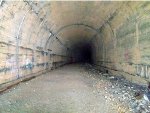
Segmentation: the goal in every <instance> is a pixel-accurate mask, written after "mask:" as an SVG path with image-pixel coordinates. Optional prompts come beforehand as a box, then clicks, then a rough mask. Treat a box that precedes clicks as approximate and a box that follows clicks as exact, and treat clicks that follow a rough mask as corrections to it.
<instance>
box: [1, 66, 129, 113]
mask: <svg viewBox="0 0 150 113" xmlns="http://www.w3.org/2000/svg"><path fill="white" fill-rule="evenodd" d="M99 75H100V73H98V72H96V71H95V69H94V68H92V66H91V65H89V64H71V65H66V66H63V67H60V68H58V69H56V70H53V71H51V72H49V73H47V74H43V75H42V76H39V77H37V78H35V79H32V80H30V81H27V82H23V83H20V84H19V85H17V86H15V87H14V88H12V89H10V90H9V91H7V92H5V93H3V94H1V95H0V113H128V112H130V113H131V111H129V107H128V105H127V104H125V103H122V102H120V101H119V99H117V98H115V97H114V95H113V94H111V92H109V91H108V90H107V89H108V87H110V86H112V85H111V82H110V81H108V80H106V79H104V78H102V77H100V76H99ZM115 90H116V89H115Z"/></svg>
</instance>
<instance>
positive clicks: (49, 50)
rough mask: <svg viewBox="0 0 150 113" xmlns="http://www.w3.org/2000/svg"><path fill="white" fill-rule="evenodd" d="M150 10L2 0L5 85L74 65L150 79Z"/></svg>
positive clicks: (144, 5)
mask: <svg viewBox="0 0 150 113" xmlns="http://www.w3.org/2000/svg"><path fill="white" fill-rule="evenodd" d="M149 9H150V3H149V2H132V1H127V2H119V1H118V2H114V1H86V2H83V1H72V2H69V1H52V2H51V1H30V0H23V1H20V2H17V1H6V0H1V2H0V59H1V63H0V84H2V83H6V82H8V81H12V80H16V79H18V78H21V77H25V76H27V75H32V74H33V73H38V72H41V71H42V72H43V71H48V70H51V69H55V68H57V67H60V66H63V65H66V64H69V63H72V62H74V63H75V62H88V63H91V64H94V65H95V66H98V67H99V69H100V70H106V69H107V70H109V71H111V72H112V73H116V72H122V73H127V74H129V76H130V78H132V77H133V76H132V75H135V76H136V77H138V78H139V79H146V80H149V79H150V66H149V64H150V60H149V59H150V54H149V53H150V49H149V48H150V44H149V42H150V38H149V33H150V29H149V28H150V20H149V17H150V15H149ZM114 70H115V72H114Z"/></svg>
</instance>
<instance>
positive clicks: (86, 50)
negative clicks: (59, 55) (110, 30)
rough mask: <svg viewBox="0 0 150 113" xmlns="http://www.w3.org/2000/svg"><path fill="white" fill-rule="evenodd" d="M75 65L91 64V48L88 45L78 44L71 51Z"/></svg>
mask: <svg viewBox="0 0 150 113" xmlns="http://www.w3.org/2000/svg"><path fill="white" fill-rule="evenodd" d="M72 55H73V56H74V58H75V59H76V63H92V47H91V45H90V44H89V43H88V44H87V43H79V44H77V45H75V46H74V47H73V49H72Z"/></svg>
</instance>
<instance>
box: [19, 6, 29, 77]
mask: <svg viewBox="0 0 150 113" xmlns="http://www.w3.org/2000/svg"><path fill="white" fill-rule="evenodd" d="M30 10H31V9H29V10H28V11H26V12H25V14H24V16H23V18H22V20H21V23H20V25H19V28H18V33H17V37H16V64H17V75H16V76H17V78H19V75H20V73H19V56H18V55H19V35H20V31H21V28H22V27H23V26H22V25H23V22H24V20H25V18H26V16H27V14H28V12H29V11H30Z"/></svg>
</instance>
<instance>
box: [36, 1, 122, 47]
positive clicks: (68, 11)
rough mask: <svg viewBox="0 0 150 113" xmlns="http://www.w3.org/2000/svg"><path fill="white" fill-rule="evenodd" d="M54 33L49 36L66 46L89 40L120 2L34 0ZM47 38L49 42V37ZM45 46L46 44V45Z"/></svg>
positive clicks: (97, 32)
mask: <svg viewBox="0 0 150 113" xmlns="http://www.w3.org/2000/svg"><path fill="white" fill-rule="evenodd" d="M34 3H35V2H34ZM36 3H37V6H38V5H39V6H38V7H40V8H41V7H42V8H41V9H40V10H44V12H45V14H43V15H44V16H45V18H46V20H47V24H48V25H49V27H50V30H51V31H52V33H53V34H54V36H53V37H50V38H52V39H53V38H55V37H57V38H59V40H60V41H61V42H62V43H63V44H64V45H65V46H66V47H68V48H70V47H71V46H73V45H76V44H77V43H78V44H80V43H82V41H83V42H89V41H90V39H92V38H93V37H94V36H95V35H97V34H99V29H100V28H101V26H102V25H103V24H104V23H105V21H107V19H108V18H109V16H110V15H111V14H113V13H114V12H115V10H116V9H117V8H119V7H120V5H121V4H122V3H121V2H105V1H89V2H87V1H86V2H84V1H80V2H79V1H74V2H67V1H66V2H64V1H56V2H55V1H52V2H48V1H47V2H46V3H45V2H36ZM50 38H49V39H48V41H49V42H51V41H50V40H51V39H50ZM46 46H47V45H46Z"/></svg>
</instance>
